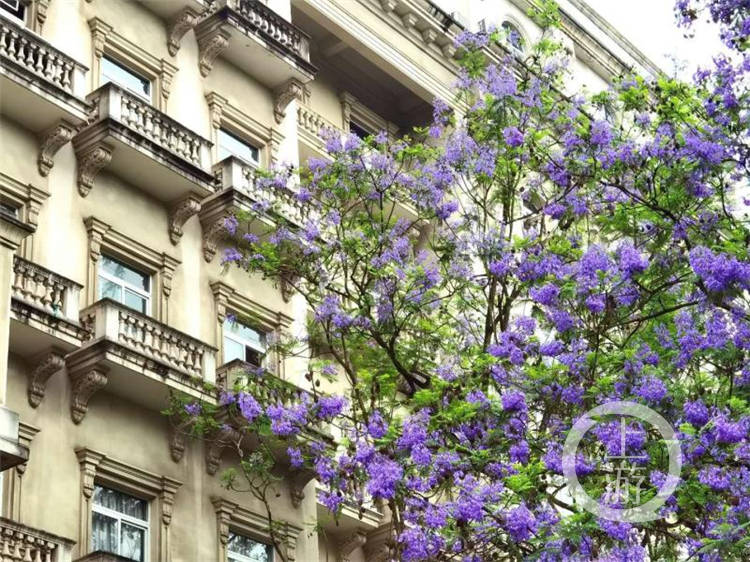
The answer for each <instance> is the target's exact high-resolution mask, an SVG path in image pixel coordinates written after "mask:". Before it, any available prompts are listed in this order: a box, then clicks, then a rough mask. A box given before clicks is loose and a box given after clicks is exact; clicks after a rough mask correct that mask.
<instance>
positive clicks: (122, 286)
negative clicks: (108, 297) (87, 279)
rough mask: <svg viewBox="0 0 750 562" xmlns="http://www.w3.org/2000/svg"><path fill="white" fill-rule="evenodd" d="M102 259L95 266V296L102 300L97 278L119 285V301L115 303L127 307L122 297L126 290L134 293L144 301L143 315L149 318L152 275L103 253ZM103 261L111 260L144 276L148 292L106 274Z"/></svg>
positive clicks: (100, 287) (100, 285) (152, 283)
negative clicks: (146, 279) (146, 280)
mask: <svg viewBox="0 0 750 562" xmlns="http://www.w3.org/2000/svg"><path fill="white" fill-rule="evenodd" d="M102 258H103V259H100V260H99V264H98V265H97V272H96V274H97V293H98V295H97V296H98V298H99V299H101V298H104V297H103V295H102V284H101V283H99V281H98V278H99V277H102V278H104V279H106V280H107V281H109V282H110V283H114V284H115V285H119V286H120V291H121V293H120V300H119V301H117V302H119V303H120V304H122V305H123V306H128V305H127V304H125V302H124V299H123V297H124V295H125V290H126V289H127V290H128V291H131V292H133V293H135V294H136V295H138V296H139V297H142V298H144V299H146V311H145V312H144V313H143V314H145V315H146V316H151V315H152V314H151V289H152V288H153V286H154V279H153V275H151V274H150V273H147V272H144V271H142V270H140V269H138V268H135V267H133V266H132V265H130V264H128V263H127V262H124V261H123V260H121V259H119V258H117V257H114V256H112V255H111V254H107V253H105V254H103V255H102ZM104 259H109V260H112V261H114V262H117V263H119V264H121V265H123V266H125V267H127V268H129V269H131V270H132V271H135V272H137V273H140V274H141V275H145V276H146V277H147V278H148V287H149V290H148V292H146V291H144V290H143V289H140V288H138V287H136V286H135V285H131V284H130V283H128V282H127V281H125V280H124V279H120V278H119V277H115V276H114V275H112V274H110V273H107V272H106V271H104V265H103V264H104ZM128 308H130V307H128ZM133 310H136V309H133ZM136 312H141V311H140V310H136Z"/></svg>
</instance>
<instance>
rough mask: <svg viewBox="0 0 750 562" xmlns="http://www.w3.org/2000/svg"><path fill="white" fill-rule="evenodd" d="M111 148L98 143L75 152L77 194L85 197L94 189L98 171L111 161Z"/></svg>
mask: <svg viewBox="0 0 750 562" xmlns="http://www.w3.org/2000/svg"><path fill="white" fill-rule="evenodd" d="M113 150H114V148H112V146H110V145H108V144H106V143H103V142H99V143H96V144H94V145H93V146H91V147H90V148H87V149H85V150H82V151H80V152H79V151H78V150H76V157H77V158H78V193H80V194H81V197H86V196H87V195H88V194H89V192H90V191H91V188H92V187H94V179H95V178H96V175H97V174H98V173H99V171H100V170H101V169H102V168H104V167H105V166H106V165H107V164H109V163H110V161H111V160H112V151H113Z"/></svg>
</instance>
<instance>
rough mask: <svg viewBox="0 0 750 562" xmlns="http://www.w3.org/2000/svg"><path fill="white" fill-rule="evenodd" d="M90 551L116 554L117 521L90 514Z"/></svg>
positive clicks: (94, 513)
mask: <svg viewBox="0 0 750 562" xmlns="http://www.w3.org/2000/svg"><path fill="white" fill-rule="evenodd" d="M91 550H103V551H105V552H114V553H117V519H113V518H112V517H107V516H106V515H102V514H101V513H97V512H96V511H94V512H93V513H92V514H91Z"/></svg>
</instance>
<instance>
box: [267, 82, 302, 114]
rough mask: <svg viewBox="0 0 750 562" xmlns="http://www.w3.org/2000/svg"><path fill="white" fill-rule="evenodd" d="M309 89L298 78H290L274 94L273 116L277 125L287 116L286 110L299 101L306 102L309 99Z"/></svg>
mask: <svg viewBox="0 0 750 562" xmlns="http://www.w3.org/2000/svg"><path fill="white" fill-rule="evenodd" d="M308 95H309V94H308V92H307V88H305V85H304V84H303V83H302V82H300V81H299V80H297V79H296V78H290V79H289V80H287V81H286V82H285V83H284V84H283V85H282V86H280V87H279V88H278V89H277V90H276V91H275V92H274V104H273V116H274V118H275V119H276V123H281V122H282V121H283V120H284V117H285V116H286V108H287V106H288V105H289V104H290V103H292V101H293V100H295V99H297V100H300V101H304V100H305V99H306V98H307V97H308Z"/></svg>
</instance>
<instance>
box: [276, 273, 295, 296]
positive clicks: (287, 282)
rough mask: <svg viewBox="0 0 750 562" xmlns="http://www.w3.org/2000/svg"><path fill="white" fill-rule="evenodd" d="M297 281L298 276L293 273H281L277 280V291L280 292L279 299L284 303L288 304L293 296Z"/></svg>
mask: <svg viewBox="0 0 750 562" xmlns="http://www.w3.org/2000/svg"><path fill="white" fill-rule="evenodd" d="M297 281H299V275H295V274H294V272H291V271H289V272H287V271H285V272H283V273H282V275H281V277H280V278H279V290H280V291H281V298H282V299H284V302H289V301H290V300H291V299H292V296H294V284H295V283H296V282H297Z"/></svg>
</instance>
